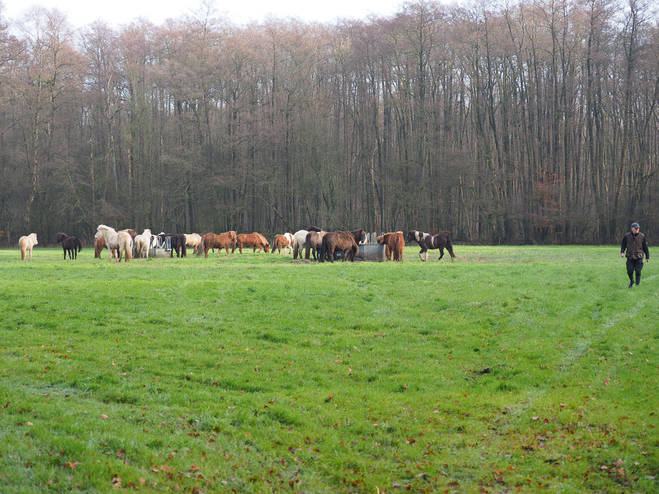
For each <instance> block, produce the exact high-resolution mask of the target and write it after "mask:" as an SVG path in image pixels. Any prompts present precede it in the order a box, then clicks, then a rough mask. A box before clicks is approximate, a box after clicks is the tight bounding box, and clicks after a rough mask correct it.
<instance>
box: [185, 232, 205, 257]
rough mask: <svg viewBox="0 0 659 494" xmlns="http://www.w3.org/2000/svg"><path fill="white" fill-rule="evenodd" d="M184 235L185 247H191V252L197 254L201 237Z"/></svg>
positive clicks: (196, 234)
mask: <svg viewBox="0 0 659 494" xmlns="http://www.w3.org/2000/svg"><path fill="white" fill-rule="evenodd" d="M184 235H185V246H186V247H192V252H195V253H196V252H198V250H199V244H201V235H199V234H198V233H190V234H189V235H188V234H187V233H186V234H184Z"/></svg>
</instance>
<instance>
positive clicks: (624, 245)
mask: <svg viewBox="0 0 659 494" xmlns="http://www.w3.org/2000/svg"><path fill="white" fill-rule="evenodd" d="M625 250H627V235H625V236H624V237H622V242H621V244H620V257H625Z"/></svg>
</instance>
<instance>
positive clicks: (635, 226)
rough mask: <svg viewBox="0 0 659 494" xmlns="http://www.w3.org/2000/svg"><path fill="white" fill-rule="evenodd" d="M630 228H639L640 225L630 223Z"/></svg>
mask: <svg viewBox="0 0 659 494" xmlns="http://www.w3.org/2000/svg"><path fill="white" fill-rule="evenodd" d="M632 228H640V226H638V223H632Z"/></svg>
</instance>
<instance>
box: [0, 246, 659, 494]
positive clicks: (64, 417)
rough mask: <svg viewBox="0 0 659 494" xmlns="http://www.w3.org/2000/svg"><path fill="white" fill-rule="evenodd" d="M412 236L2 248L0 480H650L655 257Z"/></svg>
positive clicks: (75, 484)
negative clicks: (149, 248)
mask: <svg viewBox="0 0 659 494" xmlns="http://www.w3.org/2000/svg"><path fill="white" fill-rule="evenodd" d="M417 252H418V248H414V247H408V248H407V249H406V251H405V262H403V263H354V264H351V263H345V264H344V263H335V264H323V265H317V264H306V263H295V262H292V261H291V258H290V257H289V256H284V255H281V256H279V255H277V254H274V255H271V254H260V255H259V254H252V253H248V254H247V253H246V254H243V255H242V256H241V255H239V254H238V253H236V255H234V256H232V257H231V258H230V259H226V257H224V256H220V258H219V259H215V258H209V259H204V258H192V257H191V258H187V259H176V258H175V259H157V260H154V259H149V260H134V261H131V262H130V263H127V264H126V263H121V264H119V265H118V264H116V263H111V262H109V261H107V259H106V257H105V256H104V258H103V260H94V259H91V258H90V257H91V256H92V255H93V254H92V251H91V249H86V250H83V251H82V254H81V255H82V257H81V258H80V259H78V260H77V261H63V260H62V259H61V256H62V251H61V249H40V248H36V249H35V251H34V260H33V261H32V262H31V263H28V262H21V261H20V253H19V252H18V250H17V249H10V250H1V251H0V279H2V280H3V290H2V291H1V293H0V377H1V379H0V491H2V492H35V491H37V490H46V489H53V488H54V489H55V490H70V489H73V490H76V489H77V490H84V491H94V490H96V491H99V492H104V491H108V490H111V489H112V488H113V487H114V488H118V487H120V486H121V487H122V488H133V487H134V488H138V489H140V490H149V491H156V490H162V491H170V490H171V491H174V490H176V489H177V488H179V489H181V490H186V489H187V490H188V491H192V490H194V489H197V490H201V491H204V492H230V491H231V490H232V489H234V490H235V491H237V492H241V493H242V492H273V491H276V492H297V491H299V492H336V491H337V490H338V491H344V492H376V490H377V489H379V490H380V492H397V491H403V490H406V489H408V488H409V489H410V490H412V491H417V492H423V491H425V492H435V491H442V492H444V491H447V490H448V491H449V492H477V491H478V490H479V489H482V490H485V491H489V492H507V491H509V490H513V489H518V490H521V491H523V492H536V491H538V490H540V489H544V488H546V489H549V490H558V491H560V492H583V491H592V492H654V491H656V490H657V489H658V488H659V487H658V484H657V481H656V480H655V475H656V474H657V472H656V468H658V467H657V465H658V463H657V460H658V459H659V453H658V452H657V451H658V450H657V445H658V443H657V439H658V437H657V432H656V426H657V425H659V422H658V421H657V416H656V414H655V412H654V410H656V409H657V395H658V393H659V390H657V383H656V379H657V369H658V367H657V357H656V355H657V351H659V350H655V348H657V349H659V342H658V341H657V339H656V326H657V324H656V321H657V320H659V319H658V315H659V314H658V312H659V309H658V307H657V303H656V300H657V293H658V291H659V290H657V279H656V275H655V274H654V273H653V271H654V270H653V264H652V263H650V264H648V265H647V266H646V269H645V270H644V278H643V282H642V284H641V286H640V287H635V288H633V289H631V290H628V289H626V285H627V278H626V274H625V269H624V261H623V260H621V259H620V258H619V257H618V256H617V252H618V251H617V249H616V248H615V247H533V248H527V247H466V246H458V247H456V253H457V255H458V257H459V259H458V260H457V261H455V262H451V261H450V260H447V259H444V260H442V261H441V262H436V258H437V254H436V251H435V252H433V256H432V258H433V262H428V263H422V262H420V261H419V259H418V256H417V255H416V253H417Z"/></svg>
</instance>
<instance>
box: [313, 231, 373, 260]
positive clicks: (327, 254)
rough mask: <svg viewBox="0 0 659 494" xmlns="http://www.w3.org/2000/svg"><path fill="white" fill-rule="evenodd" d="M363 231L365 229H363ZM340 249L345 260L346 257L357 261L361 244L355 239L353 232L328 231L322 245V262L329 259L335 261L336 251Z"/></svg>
mask: <svg viewBox="0 0 659 494" xmlns="http://www.w3.org/2000/svg"><path fill="white" fill-rule="evenodd" d="M362 231H363V230H362ZM338 250H342V251H343V262H345V260H346V259H350V260H351V261H352V262H354V261H355V257H357V253H358V252H359V245H358V244H357V241H356V240H355V236H354V235H353V232H328V233H326V234H325V236H324V237H323V241H322V244H321V246H320V262H325V261H326V260H329V261H330V262H334V253H335V252H336V251H338Z"/></svg>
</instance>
